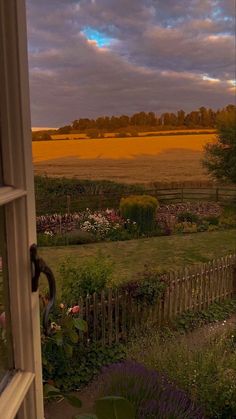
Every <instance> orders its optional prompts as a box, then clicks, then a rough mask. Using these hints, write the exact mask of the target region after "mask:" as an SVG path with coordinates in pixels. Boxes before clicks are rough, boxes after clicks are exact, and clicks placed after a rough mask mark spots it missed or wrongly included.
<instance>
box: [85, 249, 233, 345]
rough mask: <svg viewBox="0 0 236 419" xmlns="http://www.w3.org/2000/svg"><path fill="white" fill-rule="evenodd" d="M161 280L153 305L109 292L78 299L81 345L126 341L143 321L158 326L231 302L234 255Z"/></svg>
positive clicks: (171, 273) (170, 274) (120, 292)
mask: <svg viewBox="0 0 236 419" xmlns="http://www.w3.org/2000/svg"><path fill="white" fill-rule="evenodd" d="M164 279H165V281H166V283H167V287H166V290H165V293H164V295H163V296H162V298H161V299H160V300H159V301H157V303H155V304H154V305H149V306H148V305H145V304H142V305H141V304H140V303H137V301H135V299H134V298H132V297H131V296H130V295H129V293H128V292H126V291H119V290H111V289H110V290H108V291H102V292H101V294H97V293H94V294H93V295H87V297H86V298H80V301H79V304H80V307H81V312H80V316H81V317H82V318H83V319H84V320H86V321H87V324H88V332H87V334H86V335H85V336H84V340H85V342H86V343H87V344H89V343H90V342H93V341H96V342H101V343H102V345H104V346H105V345H107V344H108V345H112V344H113V343H118V342H126V341H127V339H128V337H129V332H130V331H131V330H132V329H134V328H139V327H141V326H142V325H143V324H144V323H145V322H147V321H148V322H151V323H153V324H155V325H157V326H159V327H161V326H163V325H168V324H170V323H171V321H172V320H173V319H174V318H176V317H177V316H179V315H180V314H182V313H184V312H186V311H188V310H191V311H200V310H204V309H206V308H207V307H209V306H210V305H211V304H212V303H213V302H220V301H223V300H226V299H231V298H232V297H233V296H234V295H236V254H233V255H229V256H226V257H222V258H219V259H217V260H212V261H211V262H209V263H206V264H201V265H200V266H196V267H191V268H190V269H187V268H186V269H184V270H183V271H180V272H170V273H169V274H165V278H164Z"/></svg>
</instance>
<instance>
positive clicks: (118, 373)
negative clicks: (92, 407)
mask: <svg viewBox="0 0 236 419" xmlns="http://www.w3.org/2000/svg"><path fill="white" fill-rule="evenodd" d="M102 394H104V395H107V396H111V395H113V396H121V397H125V398H126V399H127V400H129V401H130V402H131V403H132V404H133V405H134V406H135V408H136V415H137V419H158V418H160V419H173V418H174V419H203V418H204V415H203V413H202V410H201V409H200V408H199V407H197V406H195V404H194V403H193V402H192V400H191V399H190V398H189V397H188V395H187V394H186V393H185V392H184V391H183V390H180V389H179V388H178V387H177V386H176V385H175V384H174V383H172V382H171V381H170V380H169V379H168V377H166V376H165V375H164V374H161V373H159V372H157V371H155V370H151V369H148V368H146V367H145V366H144V365H141V364H139V363H137V362H134V361H125V362H122V363H119V364H113V365H111V366H109V367H106V368H105V369H104V370H103V380H102Z"/></svg>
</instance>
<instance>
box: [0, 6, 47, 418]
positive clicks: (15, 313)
mask: <svg viewBox="0 0 236 419" xmlns="http://www.w3.org/2000/svg"><path fill="white" fill-rule="evenodd" d="M0 87H1V95H0V116H1V148H2V163H3V183H4V186H3V187H0V205H4V206H5V216H6V235H7V259H8V273H9V291H10V311H11V320H12V336H13V352H14V365H15V375H14V377H13V378H12V380H10V382H9V384H8V385H7V387H6V388H5V390H4V391H3V392H2V394H1V396H0V412H1V415H2V414H3V412H4V419H14V418H15V415H16V414H17V419H43V418H44V409H43V391H42V366H41V365H42V364H41V343H40V319H39V298H38V292H36V293H32V292H31V265H30V258H29V248H30V245H31V244H32V243H35V242H36V223H35V198H34V181H33V164H32V143H31V122H30V105H29V77H28V59H27V30H26V10H25V0H7V1H5V0H0Z"/></svg>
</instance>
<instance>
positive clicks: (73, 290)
mask: <svg viewBox="0 0 236 419" xmlns="http://www.w3.org/2000/svg"><path fill="white" fill-rule="evenodd" d="M111 274H112V265H111V262H110V261H109V259H108V258H106V257H104V256H102V255H101V254H98V255H97V256H95V257H90V258H87V259H86V260H84V261H81V262H80V263H78V262H77V261H76V260H74V259H72V258H68V259H66V260H64V261H63V262H62V263H61V264H60V276H61V279H62V288H61V289H62V299H63V301H64V302H65V303H66V304H77V303H78V302H79V298H80V297H85V296H86V295H87V294H90V295H91V294H93V293H94V292H101V291H102V290H104V289H105V288H106V287H107V284H108V282H109V280H110V278H111Z"/></svg>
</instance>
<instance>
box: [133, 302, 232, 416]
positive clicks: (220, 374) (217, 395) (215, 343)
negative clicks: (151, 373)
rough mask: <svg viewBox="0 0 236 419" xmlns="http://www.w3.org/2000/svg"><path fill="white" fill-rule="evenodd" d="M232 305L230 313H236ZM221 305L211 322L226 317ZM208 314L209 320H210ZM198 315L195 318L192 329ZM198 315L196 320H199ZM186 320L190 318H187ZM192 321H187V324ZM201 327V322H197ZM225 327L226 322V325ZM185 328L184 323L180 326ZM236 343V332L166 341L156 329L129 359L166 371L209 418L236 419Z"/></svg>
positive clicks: (139, 342)
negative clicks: (203, 337) (234, 418)
mask: <svg viewBox="0 0 236 419" xmlns="http://www.w3.org/2000/svg"><path fill="white" fill-rule="evenodd" d="M235 306H236V303H235V301H234V307H233V305H231V307H229V304H227V306H226V312H228V314H229V311H230V310H231V313H232V310H233V308H234V310H235ZM223 312H224V310H223V309H222V312H220V306H218V307H217V306H216V305H215V306H214V307H210V309H209V311H208V313H206V314H208V316H209V318H210V319H211V320H213V318H214V320H213V321H216V319H217V318H218V319H221V321H222V318H223ZM208 316H207V315H206V316H205V319H206V320H207V317H208ZM193 317H194V314H193V315H192V320H191V323H190V324H191V327H192V322H193ZM199 317H200V316H199V314H196V319H199ZM185 321H186V318H185ZM188 321H189V319H187V321H186V324H187V323H188ZM196 324H198V325H201V324H202V323H201V322H198V321H196ZM222 324H223V325H225V321H223V322H222ZM179 325H180V327H181V328H182V327H183V324H182V322H181V323H179ZM184 329H185V327H184ZM235 343H236V341H235V333H232V332H231V333H228V332H227V330H226V331H225V332H224V331H223V332H222V331H221V332H220V333H219V334H216V335H213V337H212V338H208V339H207V338H205V340H203V341H201V335H200V334H199V335H198V337H197V338H195V340H191V336H189V337H186V338H185V339H183V338H182V337H181V336H178V335H176V333H174V334H172V333H169V338H168V339H167V338H166V336H165V337H164V338H163V335H162V337H161V336H160V334H159V333H158V332H156V333H155V332H154V331H153V330H152V334H150V333H147V334H146V335H145V336H143V337H139V338H138V339H137V341H136V342H135V341H133V342H132V343H131V344H130V346H129V348H128V350H127V356H129V357H131V358H132V359H135V360H136V361H138V362H142V363H143V364H144V365H146V366H147V367H149V368H153V369H155V370H156V371H160V372H163V373H165V374H167V375H168V377H169V378H170V379H171V380H173V381H174V382H176V383H177V384H178V386H179V387H181V388H182V389H184V390H185V391H186V392H188V394H189V395H190V398H191V399H192V400H195V401H196V403H197V404H199V405H201V406H202V407H203V409H204V412H205V414H206V417H209V418H224V419H231V418H233V417H235V416H236V344H235Z"/></svg>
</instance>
